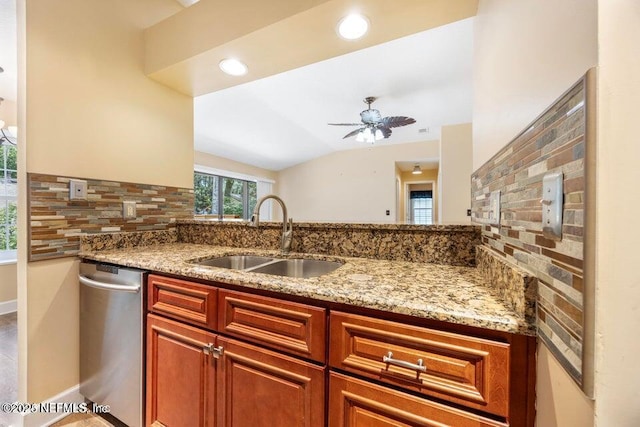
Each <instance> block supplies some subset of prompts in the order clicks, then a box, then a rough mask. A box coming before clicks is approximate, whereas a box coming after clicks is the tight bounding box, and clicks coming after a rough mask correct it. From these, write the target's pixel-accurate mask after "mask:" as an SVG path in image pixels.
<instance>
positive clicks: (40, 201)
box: [28, 173, 193, 261]
mask: <svg viewBox="0 0 640 427" xmlns="http://www.w3.org/2000/svg"><path fill="white" fill-rule="evenodd" d="M28 179H29V184H28V186H29V197H28V199H29V201H28V203H29V217H30V227H29V260H30V261H36V260H42V259H50V258H59V257H65V256H75V255H76V254H77V253H78V251H79V249H80V236H83V235H86V234H89V233H110V232H118V231H149V230H164V229H167V228H171V227H174V226H175V219H176V218H184V217H191V216H192V215H193V190H191V189H188V188H175V187H167V186H162V185H148V184H133V183H128V182H118V181H105V180H95V179H86V178H83V179H84V180H85V181H87V186H88V188H87V200H69V179H70V178H69V177H64V176H54V175H43V174H34V173H30V174H28ZM124 200H132V201H135V202H136V210H137V215H136V218H134V219H123V216H122V202H123V201H124Z"/></svg>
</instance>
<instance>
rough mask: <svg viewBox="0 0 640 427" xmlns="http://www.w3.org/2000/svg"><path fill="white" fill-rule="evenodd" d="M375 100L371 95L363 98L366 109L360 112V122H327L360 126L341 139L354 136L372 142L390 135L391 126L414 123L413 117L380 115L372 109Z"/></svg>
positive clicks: (334, 124)
mask: <svg viewBox="0 0 640 427" xmlns="http://www.w3.org/2000/svg"><path fill="white" fill-rule="evenodd" d="M375 100H376V98H375V97H373V96H368V97H366V98H365V99H364V103H365V104H367V106H368V107H367V109H366V110H364V111H362V112H361V113H360V119H361V120H362V123H329V125H331V126H360V128H359V129H356V130H354V131H351V132H349V133H348V134H346V135H345V136H344V137H343V138H342V139H345V138H350V137H352V136H355V137H356V141H359V142H362V141H366V142H369V143H372V144H373V143H374V142H375V141H377V140H379V139H382V138H389V137H390V136H391V128H397V127H400V126H407V125H410V124H413V123H415V122H416V121H415V119H413V118H411V117H406V116H389V117H382V115H381V114H380V111H378V110H375V109H372V108H371V104H373V102H374V101H375Z"/></svg>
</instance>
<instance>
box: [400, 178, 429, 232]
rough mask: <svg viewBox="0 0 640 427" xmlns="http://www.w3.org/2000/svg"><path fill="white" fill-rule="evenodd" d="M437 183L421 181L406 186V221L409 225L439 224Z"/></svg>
mask: <svg viewBox="0 0 640 427" xmlns="http://www.w3.org/2000/svg"><path fill="white" fill-rule="evenodd" d="M435 199H436V197H435V182H434V181H421V182H411V183H407V184H406V186H405V216H406V218H405V221H406V222H407V224H417V225H431V224H435V223H436V222H437V214H436V201H435Z"/></svg>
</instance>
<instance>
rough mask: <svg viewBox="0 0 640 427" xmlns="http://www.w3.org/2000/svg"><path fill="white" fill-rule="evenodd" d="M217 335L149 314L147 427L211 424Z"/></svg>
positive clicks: (213, 416)
mask: <svg viewBox="0 0 640 427" xmlns="http://www.w3.org/2000/svg"><path fill="white" fill-rule="evenodd" d="M214 343H215V335H214V334H212V333H210V332H207V331H204V330H201V329H198V328H194V327H192V326H188V325H184V324H181V323H179V322H176V321H173V320H169V319H163V318H162V317H159V316H155V315H153V314H149V315H148V316H147V350H146V359H147V396H146V397H147V399H146V403H147V408H146V425H147V426H170V427H194V426H207V427H212V426H214V425H215V395H216V363H215V362H214V359H213V354H212V352H211V351H209V349H210V348H211V347H212V346H213V344H214Z"/></svg>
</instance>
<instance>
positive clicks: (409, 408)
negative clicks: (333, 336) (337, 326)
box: [329, 372, 507, 427]
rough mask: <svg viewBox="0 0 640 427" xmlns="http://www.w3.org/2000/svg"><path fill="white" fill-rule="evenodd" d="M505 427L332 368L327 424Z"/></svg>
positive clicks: (349, 426) (346, 426)
mask: <svg viewBox="0 0 640 427" xmlns="http://www.w3.org/2000/svg"><path fill="white" fill-rule="evenodd" d="M400 426H407V427H408V426H439V427H444V426H453V427H489V426H493V427H497V426H500V427H506V426H507V424H504V423H501V422H499V421H495V420H491V419H489V418H485V417H482V416H480V415H476V414H473V413H471V412H467V411H464V410H460V409H456V408H452V407H450V406H447V405H442V404H439V403H436V402H433V401H430V400H427V399H424V398H420V397H417V396H413V395H410V394H408V393H404V392H401V391H397V390H394V389H391V388H388V387H382V386H380V385H376V384H372V383H369V382H367V381H362V380H359V379H356V378H350V377H348V376H346V375H341V374H337V373H334V372H332V373H331V377H330V380H329V427H400Z"/></svg>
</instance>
